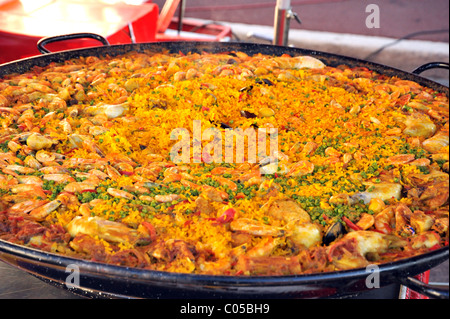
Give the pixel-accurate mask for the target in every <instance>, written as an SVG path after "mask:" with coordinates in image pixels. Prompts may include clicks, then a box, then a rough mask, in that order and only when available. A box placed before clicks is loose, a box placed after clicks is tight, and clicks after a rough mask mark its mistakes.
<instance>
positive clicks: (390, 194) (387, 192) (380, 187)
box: [350, 183, 402, 204]
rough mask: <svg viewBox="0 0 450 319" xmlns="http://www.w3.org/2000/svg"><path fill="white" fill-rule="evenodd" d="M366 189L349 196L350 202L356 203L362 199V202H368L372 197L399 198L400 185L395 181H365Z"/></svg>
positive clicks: (384, 199)
mask: <svg viewBox="0 0 450 319" xmlns="http://www.w3.org/2000/svg"><path fill="white" fill-rule="evenodd" d="M365 185H366V187H367V190H366V191H365V192H361V193H355V194H354V195H352V196H350V199H351V202H353V203H357V202H359V201H361V200H362V201H363V202H364V204H369V203H370V201H371V200H372V199H375V198H378V199H381V200H382V201H386V200H389V199H392V198H395V199H400V197H401V192H402V185H400V184H396V183H378V184H373V183H366V184H365Z"/></svg>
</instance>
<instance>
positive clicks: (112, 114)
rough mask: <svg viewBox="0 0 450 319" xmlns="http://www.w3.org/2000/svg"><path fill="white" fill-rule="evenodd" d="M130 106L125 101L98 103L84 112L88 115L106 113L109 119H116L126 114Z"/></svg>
mask: <svg viewBox="0 0 450 319" xmlns="http://www.w3.org/2000/svg"><path fill="white" fill-rule="evenodd" d="M129 108H130V105H129V104H128V103H127V102H125V103H121V104H97V105H92V106H88V107H87V108H85V109H84V112H85V113H86V114H88V115H91V116H95V115H100V114H103V115H106V116H107V117H108V119H115V118H118V117H120V116H122V115H125V114H126V113H127V112H128V110H129Z"/></svg>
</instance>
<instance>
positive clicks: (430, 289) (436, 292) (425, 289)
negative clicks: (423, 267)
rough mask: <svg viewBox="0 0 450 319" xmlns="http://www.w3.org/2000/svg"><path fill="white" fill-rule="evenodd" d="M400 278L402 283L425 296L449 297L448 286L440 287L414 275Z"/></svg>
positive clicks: (435, 297)
mask: <svg viewBox="0 0 450 319" xmlns="http://www.w3.org/2000/svg"><path fill="white" fill-rule="evenodd" d="M399 280H400V282H401V284H402V285H404V286H406V287H408V288H409V289H412V290H414V291H416V292H418V293H420V294H422V295H424V296H427V297H430V298H434V299H449V291H448V287H447V288H439V287H436V286H433V285H430V284H426V283H424V282H422V281H420V280H418V279H416V278H414V277H406V278H400V279H399Z"/></svg>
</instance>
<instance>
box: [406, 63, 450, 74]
mask: <svg viewBox="0 0 450 319" xmlns="http://www.w3.org/2000/svg"><path fill="white" fill-rule="evenodd" d="M431 69H447V70H448V69H449V64H448V63H445V62H430V63H426V64H424V65H422V66H419V67H418V68H417V69H415V70H414V71H412V73H414V74H417V75H418V74H420V73H422V72H424V71H426V70H431Z"/></svg>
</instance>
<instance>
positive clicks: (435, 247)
mask: <svg viewBox="0 0 450 319" xmlns="http://www.w3.org/2000/svg"><path fill="white" fill-rule="evenodd" d="M439 248H441V245H439V244H436V245H434V246H433V247H431V248H430V250H436V249H439Z"/></svg>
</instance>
